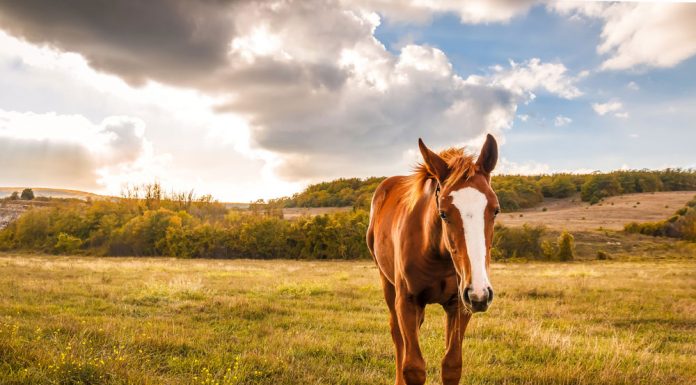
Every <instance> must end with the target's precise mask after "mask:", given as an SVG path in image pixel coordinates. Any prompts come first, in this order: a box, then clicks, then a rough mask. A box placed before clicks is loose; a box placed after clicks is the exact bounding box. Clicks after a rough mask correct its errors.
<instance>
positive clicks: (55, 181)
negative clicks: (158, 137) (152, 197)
mask: <svg viewBox="0 0 696 385" xmlns="http://www.w3.org/2000/svg"><path fill="white" fill-rule="evenodd" d="M144 133H145V125H144V123H143V122H142V121H141V120H139V119H137V118H132V117H128V116H112V117H108V118H106V119H104V120H103V121H102V122H101V123H99V124H94V123H92V122H90V121H89V120H88V119H86V118H85V117H83V116H81V115H57V114H54V113H46V114H35V113H32V112H16V111H5V110H0V169H2V170H3V183H6V184H11V185H20V186H21V185H28V186H40V185H44V186H55V187H70V188H82V189H87V190H94V189H98V188H101V187H104V185H106V184H109V183H113V180H112V179H113V175H114V174H118V175H119V176H120V177H121V178H123V179H124V181H128V179H131V181H132V178H133V177H136V176H137V174H141V173H142V172H143V170H145V169H148V168H152V167H153V166H155V164H153V163H154V162H153V161H157V160H159V161H161V160H162V159H163V158H159V159H157V158H156V157H155V156H154V152H153V148H152V144H151V143H150V142H149V141H148V140H147V139H145V137H144ZM112 187H113V186H112Z"/></svg>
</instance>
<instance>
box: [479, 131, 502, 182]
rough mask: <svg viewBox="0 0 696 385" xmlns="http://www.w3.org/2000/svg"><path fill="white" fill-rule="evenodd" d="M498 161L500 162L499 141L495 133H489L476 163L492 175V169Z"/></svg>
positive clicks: (480, 168)
mask: <svg viewBox="0 0 696 385" xmlns="http://www.w3.org/2000/svg"><path fill="white" fill-rule="evenodd" d="M496 163H498V142H496V141H495V138H494V137H493V135H491V134H488V136H486V142H485V143H483V148H481V153H480V154H479V157H478V160H477V161H476V164H477V165H478V167H479V170H481V171H483V172H484V173H486V174H488V175H490V173H491V171H493V169H494V168H495V165H496Z"/></svg>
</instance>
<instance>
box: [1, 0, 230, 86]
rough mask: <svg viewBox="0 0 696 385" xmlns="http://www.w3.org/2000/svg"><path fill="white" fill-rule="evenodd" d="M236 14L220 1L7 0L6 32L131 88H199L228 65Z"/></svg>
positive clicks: (4, 11) (3, 18)
mask: <svg viewBox="0 0 696 385" xmlns="http://www.w3.org/2000/svg"><path fill="white" fill-rule="evenodd" d="M234 12H235V6H234V3H233V2H230V1H217V0H198V1H190V0H118V1H113V0H61V1H55V0H8V1H2V2H0V28H2V29H5V30H6V31H8V32H9V33H11V34H13V35H15V36H18V37H22V38H24V39H26V40H28V41H30V42H32V43H36V44H50V45H52V46H54V47H57V48H59V49H61V50H64V51H72V52H78V53H80V54H82V55H83V56H85V57H86V58H87V60H88V61H89V63H90V65H91V66H92V67H94V68H96V69H99V70H103V71H106V72H110V73H115V74H117V75H119V76H121V77H122V78H123V79H125V80H127V81H129V82H131V83H139V82H142V81H144V80H145V79H148V78H151V79H156V80H160V81H163V82H167V83H175V84H181V83H188V84H193V83H196V82H198V81H201V80H202V79H203V78H204V77H205V76H207V75H209V74H210V72H211V71H214V70H215V69H216V68H218V67H220V66H221V65H224V63H225V60H226V58H225V55H226V52H227V45H228V44H229V42H230V38H231V37H232V35H233V34H234V25H233V23H232V18H231V14H232V13H234Z"/></svg>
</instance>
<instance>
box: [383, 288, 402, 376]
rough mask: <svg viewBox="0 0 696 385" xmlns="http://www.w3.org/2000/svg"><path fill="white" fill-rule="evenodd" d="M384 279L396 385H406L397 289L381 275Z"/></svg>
mask: <svg viewBox="0 0 696 385" xmlns="http://www.w3.org/2000/svg"><path fill="white" fill-rule="evenodd" d="M379 276H380V278H381V279H382V288H383V289H384V300H385V301H386V302H387V307H389V327H390V328H391V336H392V340H393V341H394V353H395V355H396V357H395V359H396V382H395V384H396V385H403V384H404V377H403V373H402V366H401V363H402V362H403V359H404V339H403V337H402V336H401V329H400V328H399V320H398V319H397V318H396V308H395V302H396V289H394V285H392V283H391V282H389V280H388V279H387V278H386V277H384V275H383V274H380V275H379Z"/></svg>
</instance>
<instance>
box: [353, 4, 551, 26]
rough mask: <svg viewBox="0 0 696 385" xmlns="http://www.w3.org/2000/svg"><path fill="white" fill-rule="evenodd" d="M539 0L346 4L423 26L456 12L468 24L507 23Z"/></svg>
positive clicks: (391, 18)
mask: <svg viewBox="0 0 696 385" xmlns="http://www.w3.org/2000/svg"><path fill="white" fill-rule="evenodd" d="M539 2H540V1H539V0H468V1H456V0H438V1H420V0H362V1H357V2H356V1H344V3H345V4H350V5H352V6H355V5H356V4H358V5H360V6H362V7H363V8H365V9H368V10H370V11H376V12H379V13H380V14H383V15H384V16H385V17H386V18H388V19H390V20H393V21H396V22H415V23H424V22H427V21H429V20H430V19H431V18H432V17H433V16H434V15H437V14H443V13H453V14H456V15H457V16H459V20H460V21H461V22H462V23H466V24H479V23H493V22H498V23H500V22H503V23H504V22H508V21H510V20H511V19H512V18H514V17H516V16H521V15H524V14H525V13H527V11H529V9H530V8H531V7H532V6H533V5H534V4H536V3H539Z"/></svg>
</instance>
